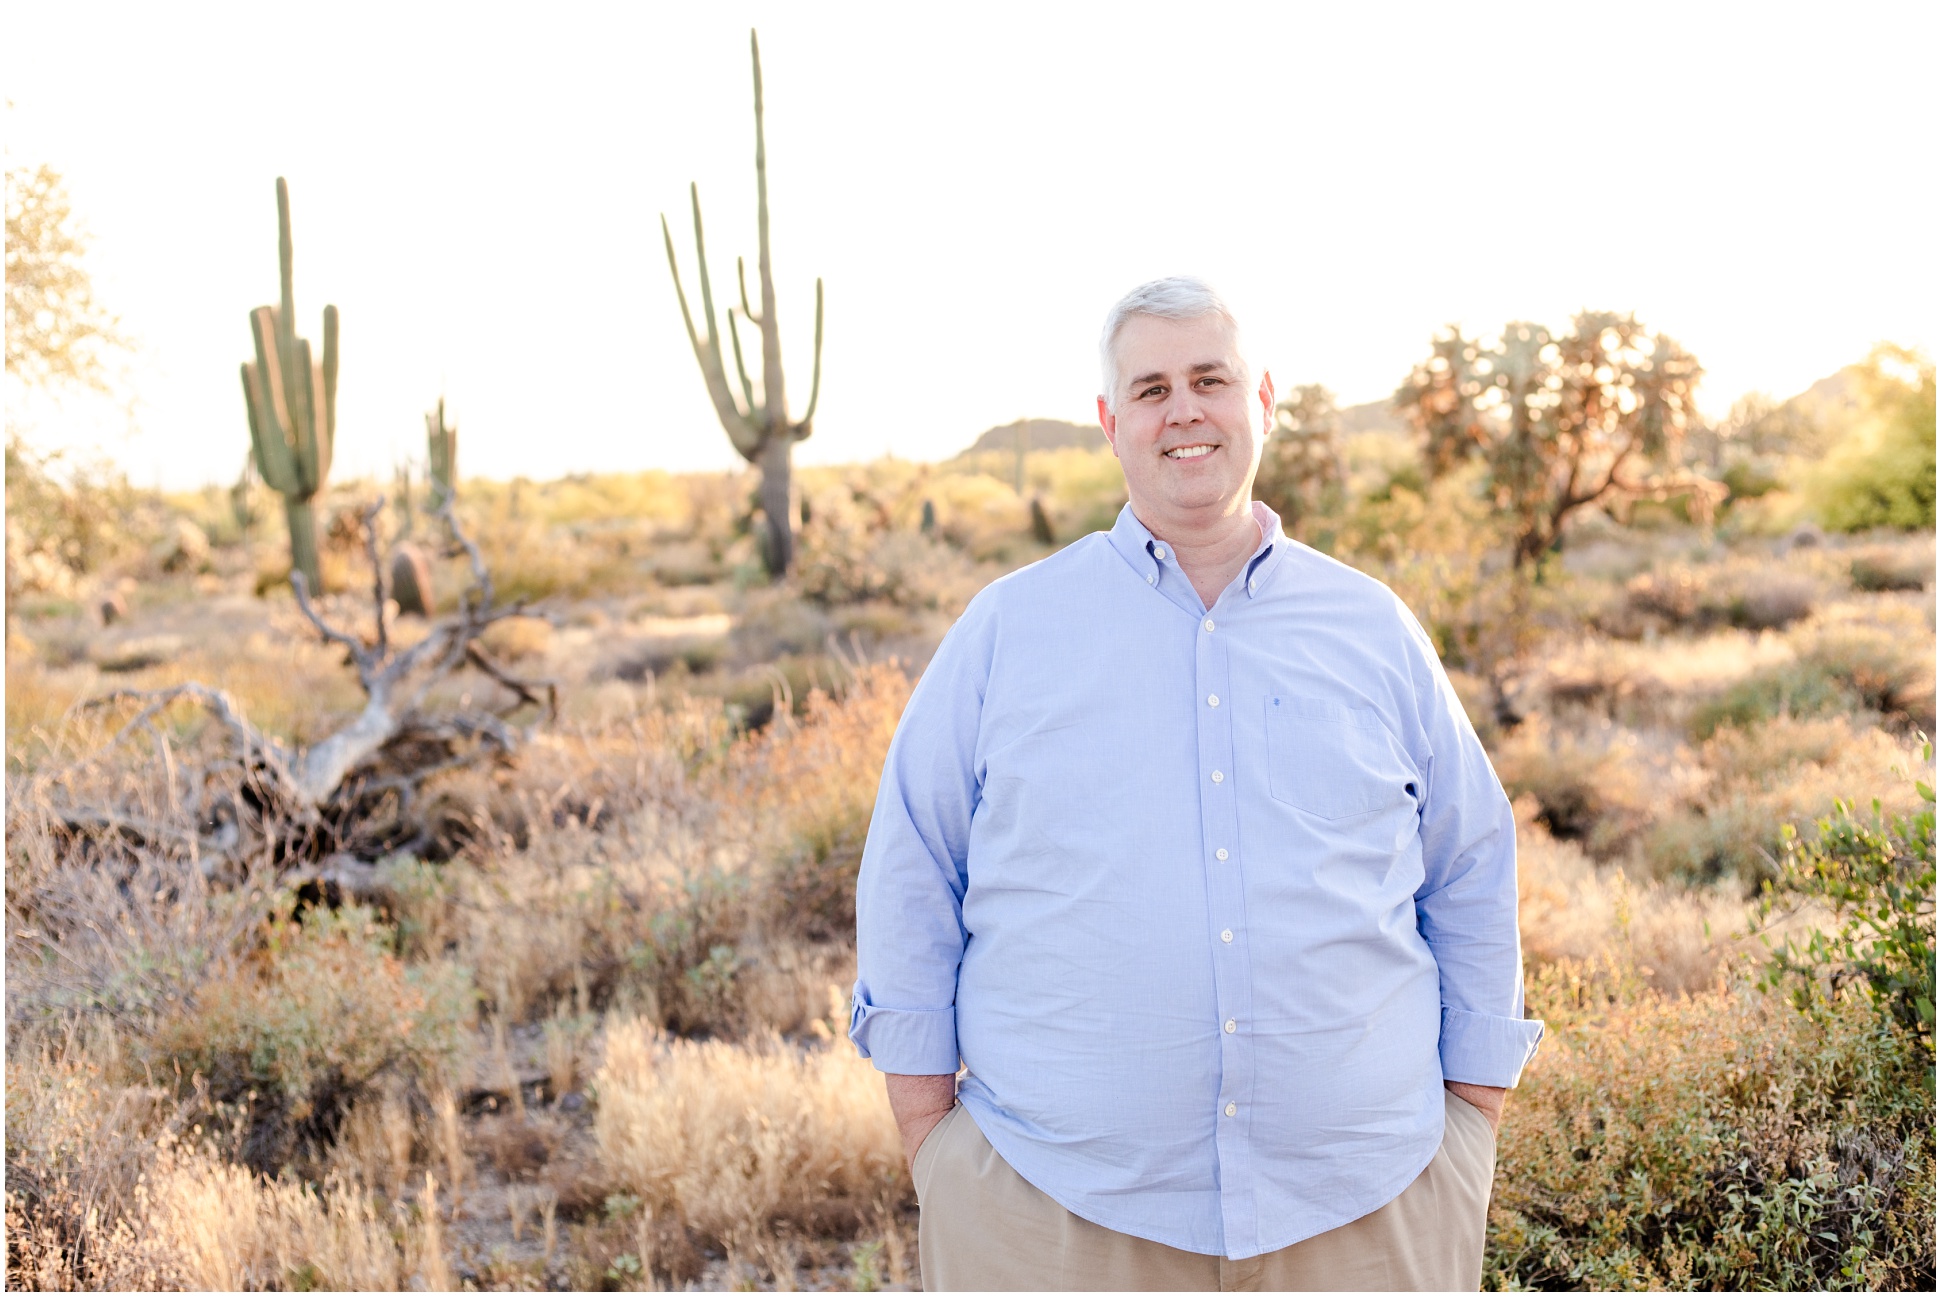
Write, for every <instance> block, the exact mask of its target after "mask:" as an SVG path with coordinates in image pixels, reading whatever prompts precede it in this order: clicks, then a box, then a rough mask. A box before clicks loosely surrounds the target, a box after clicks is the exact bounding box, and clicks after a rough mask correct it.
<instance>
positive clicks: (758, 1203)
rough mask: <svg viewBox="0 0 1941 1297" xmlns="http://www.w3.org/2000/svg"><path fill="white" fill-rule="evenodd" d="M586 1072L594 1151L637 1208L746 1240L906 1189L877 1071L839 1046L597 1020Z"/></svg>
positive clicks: (874, 1205) (873, 1203)
mask: <svg viewBox="0 0 1941 1297" xmlns="http://www.w3.org/2000/svg"><path fill="white" fill-rule="evenodd" d="M605 1052H606V1060H605V1062H604V1064H603V1065H602V1067H601V1069H600V1072H599V1075H598V1077H597V1078H596V1080H595V1083H594V1084H595V1087H596V1089H597V1090H598V1092H599V1096H600V1104H599V1111H598V1114H597V1116H596V1118H595V1122H594V1130H595V1134H596V1136H597V1139H598V1141H599V1149H600V1157H601V1161H602V1164H603V1165H604V1166H605V1167H606V1168H607V1169H608V1171H609V1172H610V1173H611V1175H612V1176H613V1178H614V1180H615V1181H616V1182H617V1183H618V1184H620V1185H623V1186H624V1187H625V1188H626V1189H627V1191H628V1192H630V1193H633V1194H634V1195H636V1196H638V1197H639V1198H640V1199H641V1201H642V1202H643V1203H644V1204H645V1205H646V1207H647V1209H648V1210H649V1211H651V1212H654V1213H656V1214H667V1215H672V1216H674V1217H676V1218H678V1219H679V1220H681V1221H682V1222H683V1223H684V1224H686V1225H687V1226H689V1227H691V1228H693V1229H695V1230H698V1231H700V1232H701V1233H702V1234H704V1235H706V1236H707V1237H709V1238H712V1239H714V1240H717V1241H720V1242H722V1243H728V1244H732V1245H735V1246H737V1247H744V1248H745V1247H746V1246H747V1245H748V1243H750V1242H752V1241H753V1240H754V1239H756V1238H757V1237H760V1236H761V1235H763V1234H765V1233H767V1232H768V1231H769V1229H770V1228H771V1227H772V1225H773V1224H774V1223H775V1222H778V1221H781V1222H788V1223H790V1224H792V1225H794V1226H795V1227H797V1228H799V1229H801V1230H803V1231H804V1232H808V1233H815V1232H819V1231H820V1229H822V1228H823V1227H825V1226H826V1225H827V1224H828V1223H829V1222H830V1221H831V1219H832V1217H837V1216H844V1215H846V1216H849V1217H851V1218H855V1217H858V1216H860V1217H862V1218H865V1219H866V1218H867V1216H868V1214H869V1213H870V1212H872V1211H876V1210H880V1208H881V1205H882V1204H884V1203H886V1202H891V1201H895V1200H898V1199H901V1198H902V1197H904V1196H906V1195H907V1193H908V1191H909V1186H908V1179H907V1176H906V1175H905V1174H904V1169H903V1150H902V1144H901V1142H900V1140H899V1138H898V1136H897V1131H896V1123H895V1122H894V1121H893V1120H892V1119H891V1117H890V1113H889V1107H888V1105H887V1104H886V1103H885V1101H884V1098H883V1087H882V1081H881V1078H880V1077H878V1075H877V1074H876V1072H875V1070H874V1069H873V1068H871V1067H870V1065H869V1064H868V1063H866V1062H864V1061H862V1060H860V1059H857V1058H856V1057H855V1056H854V1055H853V1054H852V1053H851V1052H850V1051H849V1050H848V1049H830V1050H823V1049H799V1048H796V1047H793V1046H790V1045H786V1044H783V1043H781V1042H779V1041H775V1040H772V1039H771V1040H767V1041H756V1042H751V1043H749V1044H746V1045H730V1044H725V1043H722V1042H698V1043H697V1042H693V1041H682V1040H672V1041H669V1040H665V1039H663V1038H662V1037H661V1036H660V1034H659V1033H658V1032H657V1031H655V1030H654V1029H653V1027H652V1026H651V1025H650V1024H646V1023H642V1022H639V1021H637V1020H636V1021H633V1022H620V1023H615V1024H613V1025H611V1026H609V1028H608V1030H607V1035H606V1051H605Z"/></svg>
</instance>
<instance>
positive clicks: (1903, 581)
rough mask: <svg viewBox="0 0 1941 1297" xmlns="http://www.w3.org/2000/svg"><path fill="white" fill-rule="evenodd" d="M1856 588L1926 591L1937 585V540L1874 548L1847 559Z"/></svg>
mask: <svg viewBox="0 0 1941 1297" xmlns="http://www.w3.org/2000/svg"><path fill="white" fill-rule="evenodd" d="M1847 563H1848V575H1849V578H1850V579H1851V580H1852V582H1853V588H1854V589H1856V590H1864V591H1868V592H1871V593H1876V594H1880V593H1887V592H1891V591H1896V590H1925V589H1927V588H1928V586H1930V585H1932V584H1933V583H1934V541H1933V540H1932V539H1931V538H1930V539H1928V540H1927V541H1926V542H1925V543H1922V544H1917V545H1873V546H1869V547H1867V548H1865V549H1857V550H1854V551H1853V552H1852V553H1851V554H1850V555H1849V556H1848V558H1847Z"/></svg>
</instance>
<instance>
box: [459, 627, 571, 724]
mask: <svg viewBox="0 0 1941 1297" xmlns="http://www.w3.org/2000/svg"><path fill="white" fill-rule="evenodd" d="M465 660H466V661H468V662H470V663H471V664H472V665H473V666H475V667H477V668H478V669H479V670H480V671H481V672H483V673H484V674H485V675H486V676H488V677H490V678H491V679H493V680H496V681H498V682H499V683H500V684H502V685H504V686H505V687H506V688H507V689H510V690H511V691H512V692H513V693H515V694H517V695H518V696H519V701H520V702H522V703H531V704H532V705H533V706H534V707H538V708H541V709H542V710H543V712H544V714H545V715H546V716H547V717H551V716H552V715H553V714H554V713H555V712H557V711H558V710H559V685H558V684H557V683H555V682H554V681H551V680H521V679H519V678H518V677H517V676H515V675H513V674H512V673H511V672H509V671H507V670H506V669H505V668H504V667H502V666H500V665H499V664H498V663H497V662H494V661H493V660H492V659H491V658H490V657H488V656H487V655H486V652H485V650H484V649H483V648H481V647H479V645H478V644H477V643H472V644H467V645H466V646H465ZM534 689H544V690H545V691H546V696H545V698H543V699H542V698H540V696H539V695H538V694H536V693H534V692H533V690H534Z"/></svg>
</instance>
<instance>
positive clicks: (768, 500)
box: [660, 31, 822, 580]
mask: <svg viewBox="0 0 1941 1297" xmlns="http://www.w3.org/2000/svg"><path fill="white" fill-rule="evenodd" d="M748 50H749V55H750V57H751V58H752V59H753V61H754V67H755V216H756V231H757V240H758V242H757V254H756V272H757V274H758V275H759V276H760V279H761V298H762V306H761V311H760V313H759V314H757V313H756V311H755V310H754V308H753V307H751V306H750V305H749V304H748V275H747V272H746V268H745V267H744V265H743V263H742V261H741V259H740V258H739V257H737V258H736V259H735V277H736V280H737V282H738V286H739V287H740V289H741V315H742V318H744V319H746V320H747V321H748V322H749V323H750V324H753V325H754V326H756V327H757V328H759V329H760V330H761V334H762V386H761V395H760V399H757V397H756V393H755V385H754V383H753V382H751V381H750V380H749V377H748V367H747V366H746V365H745V364H744V363H743V362H742V355H741V333H740V330H739V329H737V328H736V326H735V308H734V307H732V306H731V307H729V308H728V340H729V343H730V344H731V346H732V348H733V350H734V355H735V377H736V378H737V379H738V380H739V384H740V388H741V395H740V400H739V401H737V399H736V395H735V390H734V389H733V388H732V387H730V386H729V385H728V370H727V365H726V363H725V359H724V357H723V355H722V351H721V338H720V335H719V334H718V333H716V331H715V324H714V288H713V285H712V283H711V282H710V280H709V278H708V252H707V241H706V239H705V238H704V236H703V235H702V232H701V192H700V190H699V188H697V187H696V186H694V185H689V186H688V197H689V201H690V203H691V204H692V206H693V208H694V259H695V261H696V263H697V264H698V268H699V270H700V276H701V315H702V322H703V323H704V324H705V325H706V328H707V336H706V337H703V336H701V335H700V334H698V333H696V332H695V329H694V316H693V314H692V313H691V312H690V311H689V310H688V304H687V290H686V289H684V288H683V287H682V286H681V269H680V266H679V264H678V263H677V262H676V261H675V259H674V236H673V234H672V233H671V232H670V231H669V230H668V227H667V217H666V215H665V214H663V215H662V216H661V218H660V229H661V237H662V239H663V240H664V241H665V242H666V244H667V268H668V270H669V271H670V272H671V273H672V274H673V276H674V292H675V295H676V296H677V297H679V298H680V302H681V320H682V322H683V323H685V324H686V325H687V337H688V341H689V342H690V343H691V344H693V347H694V358H695V360H697V361H698V362H700V365H701V377H702V379H703V380H704V381H705V382H706V383H707V386H708V396H709V397H710V399H712V400H713V401H714V409H715V413H716V414H717V415H718V416H719V417H720V419H721V426H722V427H723V428H724V429H726V431H727V433H728V440H729V441H730V442H732V443H733V444H734V447H735V449H736V450H737V451H739V452H740V453H741V457H742V458H743V459H745V460H747V461H748V462H749V463H751V464H754V465H757V466H758V467H760V469H761V472H762V482H761V491H760V496H761V505H762V513H763V514H764V515H765V516H766V518H767V531H768V534H767V536H766V537H765V538H764V544H763V546H762V561H763V564H764V565H765V566H766V567H767V569H768V572H769V575H770V576H772V577H774V578H776V579H778V580H779V579H780V578H781V577H783V576H785V575H786V574H787V573H788V570H789V567H790V565H791V564H792V563H793V562H794V559H795V537H794V532H793V530H792V528H791V526H790V516H789V514H790V511H789V494H790V492H789V473H790V455H791V453H792V451H793V449H794V446H795V443H796V442H798V441H802V440H804V439H806V438H807V437H808V435H809V429H810V424H811V421H812V420H813V419H814V418H815V407H816V398H817V397H818V396H819V395H820V394H821V392H822V281H821V280H820V279H818V280H816V281H815V370H814V375H813V377H812V378H811V380H810V383H809V404H808V408H807V409H806V410H805V411H804V412H803V415H802V417H801V419H800V420H797V421H795V422H790V420H789V414H788V398H787V396H786V395H785V394H784V391H783V379H782V332H781V326H780V325H779V324H777V323H776V318H775V280H774V277H773V276H772V275H771V274H770V272H769V259H768V147H767V144H766V142H765V140H764V137H763V134H762V52H761V46H760V45H759V44H758V43H757V41H756V39H755V33H754V32H753V31H750V32H749V33H748Z"/></svg>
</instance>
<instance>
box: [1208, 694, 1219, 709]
mask: <svg viewBox="0 0 1941 1297" xmlns="http://www.w3.org/2000/svg"><path fill="white" fill-rule="evenodd" d="M1206 705H1207V706H1208V707H1218V706H1219V705H1220V695H1219V694H1208V695H1207V696H1206Z"/></svg>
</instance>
